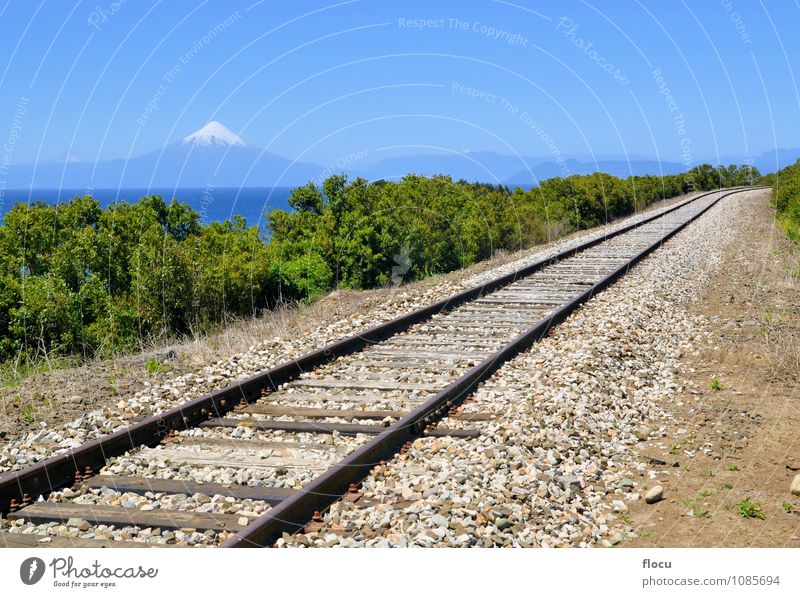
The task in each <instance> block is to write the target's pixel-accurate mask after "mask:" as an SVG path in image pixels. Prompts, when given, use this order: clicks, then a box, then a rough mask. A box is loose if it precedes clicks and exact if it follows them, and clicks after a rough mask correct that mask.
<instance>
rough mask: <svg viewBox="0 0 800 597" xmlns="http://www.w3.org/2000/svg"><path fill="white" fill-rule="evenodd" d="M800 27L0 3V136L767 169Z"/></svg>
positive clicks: (686, 16)
mask: <svg viewBox="0 0 800 597" xmlns="http://www.w3.org/2000/svg"><path fill="white" fill-rule="evenodd" d="M424 20H427V22H426V23H425V25H426V27H425V28H421V24H422V23H421V21H424ZM798 23H800V6H798V3H797V2H795V1H792V0H777V1H770V2H767V1H766V0H763V1H749V0H722V1H719V0H708V1H703V2H680V1H659V2H655V1H647V2H637V1H627V0H622V1H617V2H610V1H609V2H599V1H593V2H572V1H567V2H559V3H544V2H530V1H527V2H526V1H524V0H512V1H509V2H501V1H492V0H465V1H463V2H455V1H453V2H437V1H431V0H428V1H425V2H417V1H397V2H395V1H379V0H362V1H352V2H347V1H343V2H319V1H294V0H293V1H291V2H287V1H285V0H266V1H263V2H255V0H250V1H248V2H242V3H237V2H189V1H184V0H170V1H162V2H154V3H150V2H139V1H134V0H128V2H123V3H121V4H119V5H117V6H116V11H115V10H114V3H113V2H111V1H109V0H91V1H90V2H80V3H72V2H60V1H44V2H40V1H39V0H24V1H23V0H20V1H16V0H12V1H10V2H5V1H3V2H2V3H0V32H1V33H2V39H3V43H2V46H0V138H2V139H3V140H5V138H6V137H7V135H6V131H12V132H14V134H15V138H16V145H15V148H14V152H13V160H14V162H26V161H34V160H52V159H55V158H60V157H63V156H65V155H68V154H73V155H76V156H78V157H79V158H80V159H81V160H83V161H89V162H90V161H94V160H96V159H98V158H100V159H109V158H117V157H125V156H128V155H137V154H141V153H144V152H147V151H151V150H153V149H156V148H159V147H161V146H163V145H164V144H166V143H169V142H172V141H174V140H176V139H180V138H181V137H183V136H185V135H187V134H188V133H190V132H192V131H194V130H195V129H198V128H200V127H201V126H202V125H203V124H204V123H206V122H207V121H209V120H212V119H215V120H219V121H221V122H223V123H224V124H225V125H226V126H228V127H229V128H230V129H231V130H233V131H234V132H236V133H239V134H240V135H241V136H242V137H243V138H244V139H245V140H247V141H248V142H250V143H253V144H255V145H258V146H262V147H267V148H268V150H269V151H271V152H272V153H276V154H279V155H282V156H285V157H289V158H295V157H297V156H302V157H301V159H303V160H305V161H316V162H318V163H322V164H330V163H334V162H335V161H336V160H337V159H343V158H344V157H345V156H347V155H350V154H357V153H358V152H366V154H367V155H368V156H369V158H368V159H370V160H371V159H374V158H375V157H376V156H380V155H382V154H381V153H380V152H381V150H383V151H384V152H385V151H386V149H385V148H387V147H400V148H401V149H400V150H398V151H403V152H406V153H412V152H422V151H427V150H428V149H427V148H432V147H438V148H443V149H444V150H455V151H463V150H491V151H497V152H501V153H514V152H518V153H520V154H523V155H531V156H548V155H550V154H551V153H552V152H553V151H554V148H555V149H557V150H558V151H560V152H561V153H562V154H565V155H571V156H591V155H595V156H607V155H623V154H626V153H627V154H638V155H647V156H656V155H658V156H660V157H661V159H662V160H670V161H680V159H681V157H682V155H684V154H685V152H690V153H691V155H692V157H693V159H694V161H695V162H697V161H700V160H703V159H715V158H716V156H721V157H723V158H724V157H725V156H730V155H742V154H757V153H761V152H763V151H766V150H770V149H772V148H774V147H776V146H777V147H797V146H800V117H798V116H800V96H799V95H798V87H797V80H796V79H798V78H800V72H798V69H797V65H795V64H793V63H792V59H793V58H795V59H796V58H797V57H799V56H800V36H798V35H797V25H798ZM590 43H591V45H589V44H590ZM587 46H588V47H587ZM176 65H178V66H179V69H177V70H176V68H175V67H176ZM656 69H660V71H661V73H662V77H663V79H661V80H658V79H657V78H656V77H655V76H654V75H653V71H655V70H656ZM609 71H610V72H609ZM458 85H460V86H461V87H458ZM454 86H455V88H454ZM660 86H663V87H667V88H668V89H669V90H670V92H671V95H672V96H673V98H672V99H673V102H674V103H673V105H672V108H671V107H670V105H669V104H668V101H667V99H666V98H665V96H664V95H662V94H660V93H659V91H660ZM473 89H474V90H476V91H475V93H483V97H480V96H479V97H472V96H471V94H472V93H473V92H472V90H473ZM20 102H21V103H22V104H23V105H24V109H23V110H21V111H20V109H18V107H17V106H18V105H19V104H20ZM148 104H151V107H150V108H148ZM21 112H25V114H24V115H23V116H20V114H21ZM681 114H682V119H681V118H678V120H676V117H677V116H678V115H681ZM682 152H683V153H682ZM362 155H363V154H362Z"/></svg>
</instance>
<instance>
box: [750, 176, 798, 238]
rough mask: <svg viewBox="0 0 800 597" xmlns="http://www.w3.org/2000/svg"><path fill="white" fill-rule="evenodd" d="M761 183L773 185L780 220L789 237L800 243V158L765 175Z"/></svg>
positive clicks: (773, 194)
mask: <svg viewBox="0 0 800 597" xmlns="http://www.w3.org/2000/svg"><path fill="white" fill-rule="evenodd" d="M760 183H761V184H768V185H771V186H772V197H773V200H774V202H775V209H776V211H777V218H778V221H779V222H780V223H781V225H782V226H783V227H784V228H785V229H786V234H787V235H788V236H789V238H791V239H792V240H793V241H794V242H796V243H800V160H798V161H797V162H796V163H795V164H794V165H792V166H787V167H786V168H783V169H782V170H779V171H778V172H775V173H774V174H769V175H768V176H765V177H763V178H762V179H761V181H760Z"/></svg>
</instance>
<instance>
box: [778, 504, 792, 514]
mask: <svg viewBox="0 0 800 597" xmlns="http://www.w3.org/2000/svg"><path fill="white" fill-rule="evenodd" d="M781 507H782V508H783V509H784V510H785V511H786V512H789V513H790V514H791V513H792V511H793V510H794V506H793V505H792V504H791V502H783V503H782V504H781Z"/></svg>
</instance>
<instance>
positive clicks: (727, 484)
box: [723, 483, 733, 489]
mask: <svg viewBox="0 0 800 597" xmlns="http://www.w3.org/2000/svg"><path fill="white" fill-rule="evenodd" d="M723 487H724V488H725V489H733V483H725V485H723Z"/></svg>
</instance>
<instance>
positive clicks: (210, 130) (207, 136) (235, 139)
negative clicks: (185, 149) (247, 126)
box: [183, 120, 247, 147]
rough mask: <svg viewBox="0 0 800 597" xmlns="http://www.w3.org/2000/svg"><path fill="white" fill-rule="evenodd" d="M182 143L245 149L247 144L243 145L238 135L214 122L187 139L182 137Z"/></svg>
mask: <svg viewBox="0 0 800 597" xmlns="http://www.w3.org/2000/svg"><path fill="white" fill-rule="evenodd" d="M183 143H184V144H189V143H191V144H193V145H207V146H222V147H227V146H229V145H238V146H239V147H247V143H245V142H244V141H243V140H242V138H241V137H240V136H239V135H237V134H236V133H234V132H233V131H231V130H230V129H229V128H228V127H226V126H225V125H224V124H222V123H221V122H217V121H216V120H212V121H211V122H209V123H208V124H207V125H205V126H204V127H203V128H201V129H200V130H198V131H195V132H193V133H192V134H191V135H189V136H188V137H184V139H183Z"/></svg>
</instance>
